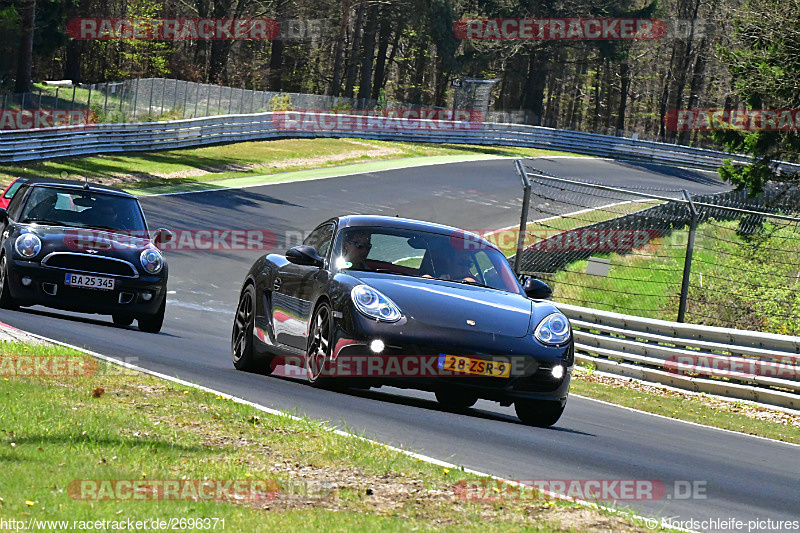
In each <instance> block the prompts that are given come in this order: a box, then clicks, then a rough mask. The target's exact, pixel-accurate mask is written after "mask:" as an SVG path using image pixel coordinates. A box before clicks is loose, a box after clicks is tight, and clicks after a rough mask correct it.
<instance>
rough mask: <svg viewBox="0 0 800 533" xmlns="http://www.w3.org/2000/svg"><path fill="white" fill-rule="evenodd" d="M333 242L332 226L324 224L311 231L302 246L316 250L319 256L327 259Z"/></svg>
mask: <svg viewBox="0 0 800 533" xmlns="http://www.w3.org/2000/svg"><path fill="white" fill-rule="evenodd" d="M332 241H333V224H325V225H324V226H320V227H318V228H317V229H315V230H314V231H312V232H311V233H310V234H309V236H308V237H306V240H304V241H303V244H305V245H308V246H313V247H314V248H316V250H317V252H318V253H319V255H321V256H322V257H327V255H328V251H330V249H331V242H332Z"/></svg>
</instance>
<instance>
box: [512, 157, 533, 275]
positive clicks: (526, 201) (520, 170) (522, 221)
mask: <svg viewBox="0 0 800 533" xmlns="http://www.w3.org/2000/svg"><path fill="white" fill-rule="evenodd" d="M514 166H516V167H517V174H519V177H520V179H522V187H523V194H522V213H521V214H520V217H519V236H518V237H517V253H516V254H515V255H514V273H516V275H517V276H519V271H520V266H521V262H522V250H523V248H524V247H525V235H526V233H527V229H528V209H529V207H530V203H531V180H530V179H529V178H528V173H527V172H525V167H524V166H523V165H522V160H521V159H517V160H516V161H515V162H514Z"/></svg>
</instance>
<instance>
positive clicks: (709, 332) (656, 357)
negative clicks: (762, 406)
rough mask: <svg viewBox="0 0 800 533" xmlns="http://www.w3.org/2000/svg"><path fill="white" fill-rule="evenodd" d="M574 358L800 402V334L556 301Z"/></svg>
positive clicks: (741, 395)
mask: <svg viewBox="0 0 800 533" xmlns="http://www.w3.org/2000/svg"><path fill="white" fill-rule="evenodd" d="M556 305H557V306H558V308H559V309H561V311H562V312H563V313H564V314H566V315H567V316H568V317H569V319H570V322H571V323H572V327H573V332H574V335H575V358H576V360H577V361H578V362H579V363H588V364H590V365H592V366H593V367H594V368H596V369H598V370H601V371H604V372H609V373H612V374H615V375H621V376H627V377H633V378H637V379H641V380H644V381H653V382H657V383H663V384H666V385H671V386H673V387H676V388H681V389H686V390H692V391H695V392H707V393H711V394H717V395H720V396H726V397H729V398H738V399H742V400H752V401H758V402H762V403H768V404H772V405H778V406H781V407H789V408H792V409H800V395H799V394H798V393H800V337H793V336H789V335H777V334H772V333H761V332H757V331H744V330H738V329H730V328H719V327H711V326H698V325H691V324H683V323H679V322H669V321H666V320H655V319H650V318H642V317H636V316H630V315H623V314H620V313H613V312H609V311H599V310H597V309H589V308H586V307H578V306H574V305H568V304H561V303H557V304H556Z"/></svg>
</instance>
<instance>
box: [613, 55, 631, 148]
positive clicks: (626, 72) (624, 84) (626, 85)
mask: <svg viewBox="0 0 800 533" xmlns="http://www.w3.org/2000/svg"><path fill="white" fill-rule="evenodd" d="M630 87H631V66H630V65H629V64H628V62H627V61H624V62H622V63H620V65H619V107H617V125H616V128H617V132H616V133H617V135H622V132H623V131H625V111H626V109H627V107H628V91H630Z"/></svg>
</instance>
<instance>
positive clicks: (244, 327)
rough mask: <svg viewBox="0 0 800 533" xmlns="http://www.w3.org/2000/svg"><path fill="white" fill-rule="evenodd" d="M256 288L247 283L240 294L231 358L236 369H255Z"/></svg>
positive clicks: (233, 331) (232, 335)
mask: <svg viewBox="0 0 800 533" xmlns="http://www.w3.org/2000/svg"><path fill="white" fill-rule="evenodd" d="M255 305H256V289H255V287H253V286H252V285H247V287H245V288H244V290H243V291H242V295H241V296H239V304H238V305H237V306H236V316H235V317H234V319H233V330H232V331H231V358H232V359H233V366H234V367H235V368H236V370H244V371H250V370H255V356H254V353H253V329H254V325H255V317H256V309H255Z"/></svg>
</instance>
